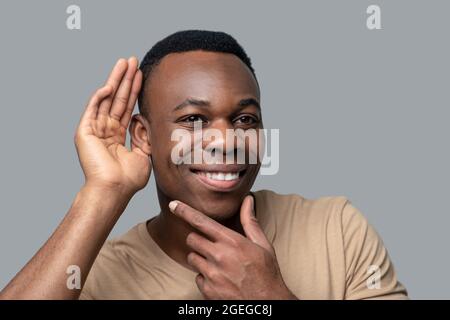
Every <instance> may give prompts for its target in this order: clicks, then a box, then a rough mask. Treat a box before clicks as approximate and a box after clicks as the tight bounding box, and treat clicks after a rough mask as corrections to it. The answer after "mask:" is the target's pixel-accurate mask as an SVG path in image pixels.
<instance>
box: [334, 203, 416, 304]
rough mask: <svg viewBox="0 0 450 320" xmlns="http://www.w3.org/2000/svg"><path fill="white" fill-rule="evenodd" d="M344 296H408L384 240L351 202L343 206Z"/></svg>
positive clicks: (353, 298)
mask: <svg viewBox="0 0 450 320" xmlns="http://www.w3.org/2000/svg"><path fill="white" fill-rule="evenodd" d="M342 234H343V243H344V252H345V268H346V294H345V299H350V300H355V299H408V294H407V291H406V288H405V287H404V286H403V285H402V284H401V283H400V282H399V281H398V280H397V276H396V272H395V270H394V266H393V264H392V262H391V260H390V258H389V255H388V252H387V250H386V248H385V247H384V244H383V241H382V240H381V238H380V236H379V235H378V234H377V232H376V231H375V229H374V228H373V227H372V226H371V225H370V224H369V222H368V221H367V219H366V218H365V217H364V216H363V215H362V214H361V212H360V211H359V210H358V209H357V208H355V207H354V206H353V205H352V203H351V202H350V201H348V200H347V201H346V203H345V205H344V207H343V209H342Z"/></svg>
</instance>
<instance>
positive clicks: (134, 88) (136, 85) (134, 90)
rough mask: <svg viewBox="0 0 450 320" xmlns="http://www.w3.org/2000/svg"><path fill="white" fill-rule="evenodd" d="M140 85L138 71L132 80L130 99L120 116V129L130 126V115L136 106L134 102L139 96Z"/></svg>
mask: <svg viewBox="0 0 450 320" xmlns="http://www.w3.org/2000/svg"><path fill="white" fill-rule="evenodd" d="M141 85H142V71H141V70H138V71H137V72H136V73H135V75H134V79H133V84H132V85H131V93H130V97H129V99H128V105H127V108H126V110H125V112H124V114H123V116H122V119H120V124H121V125H122V127H125V128H127V127H128V125H129V124H130V120H131V115H132V113H133V109H134V106H135V105H136V100H137V98H138V95H139V91H140V90H141Z"/></svg>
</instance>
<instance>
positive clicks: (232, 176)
mask: <svg viewBox="0 0 450 320" xmlns="http://www.w3.org/2000/svg"><path fill="white" fill-rule="evenodd" d="M205 174H206V177H207V178H208V179H211V180H219V181H230V180H236V179H238V178H239V172H206V173H205Z"/></svg>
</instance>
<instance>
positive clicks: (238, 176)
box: [191, 168, 246, 192]
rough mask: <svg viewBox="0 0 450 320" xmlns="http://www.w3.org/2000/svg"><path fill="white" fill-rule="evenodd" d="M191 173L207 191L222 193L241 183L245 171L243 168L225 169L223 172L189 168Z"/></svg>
mask: <svg viewBox="0 0 450 320" xmlns="http://www.w3.org/2000/svg"><path fill="white" fill-rule="evenodd" d="M231 170H233V171H231ZM191 172H193V173H194V174H195V176H196V177H197V178H198V180H199V181H200V182H201V183H202V184H203V185H204V186H206V187H207V188H208V189H210V190H213V191H222V192H223V191H231V190H233V189H235V188H236V187H237V186H238V185H239V184H240V182H241V181H242V177H243V176H244V174H245V172H246V170H245V168H227V169H226V170H223V171H222V170H214V169H212V168H208V170H201V169H193V168H191Z"/></svg>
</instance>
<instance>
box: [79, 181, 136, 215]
mask: <svg viewBox="0 0 450 320" xmlns="http://www.w3.org/2000/svg"><path fill="white" fill-rule="evenodd" d="M132 197H133V193H132V192H129V191H128V190H127V189H125V188H123V187H121V186H105V185H101V184H96V183H91V182H87V183H85V184H84V185H83V187H82V188H81V189H80V191H79V192H78V194H77V197H76V200H75V202H83V203H85V204H87V205H88V206H89V207H90V208H92V209H95V210H94V211H95V212H96V215H98V216H102V215H106V216H110V217H116V218H118V217H119V216H120V215H121V214H122V213H123V211H124V210H125V208H126V206H127V204H128V202H129V201H130V200H131V198H132Z"/></svg>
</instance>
